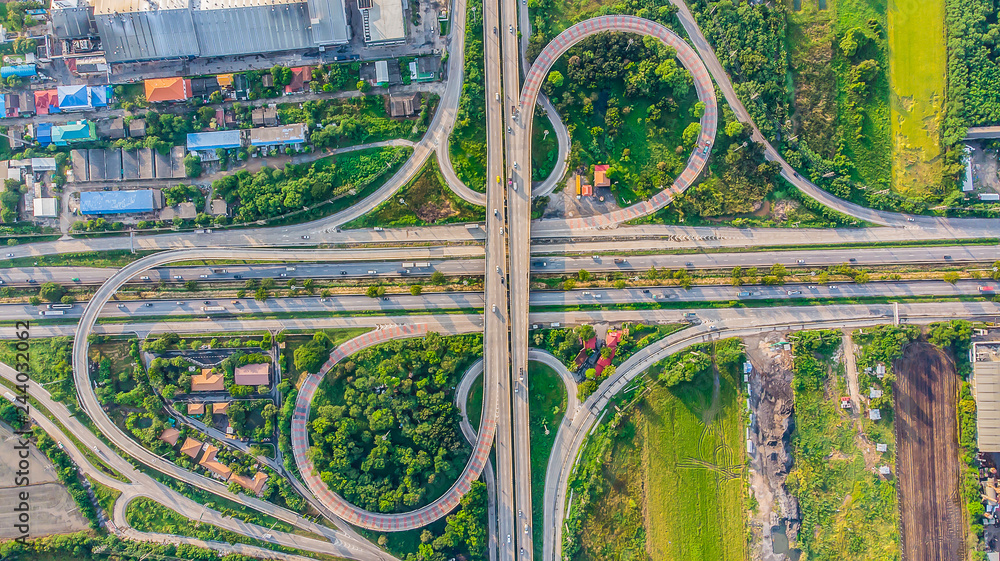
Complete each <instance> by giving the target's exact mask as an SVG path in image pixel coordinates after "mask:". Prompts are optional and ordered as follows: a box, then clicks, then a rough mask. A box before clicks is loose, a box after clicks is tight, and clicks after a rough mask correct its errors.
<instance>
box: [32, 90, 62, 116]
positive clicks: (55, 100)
mask: <svg viewBox="0 0 1000 561" xmlns="http://www.w3.org/2000/svg"><path fill="white" fill-rule="evenodd" d="M49 113H59V93H58V92H57V91H56V90H36V91H35V115H48V114H49Z"/></svg>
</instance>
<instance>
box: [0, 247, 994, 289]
mask: <svg viewBox="0 0 1000 561" xmlns="http://www.w3.org/2000/svg"><path fill="white" fill-rule="evenodd" d="M638 243H641V244H648V243H649V242H648V241H644V242H638ZM620 245H621V242H609V243H608V244H607V247H606V248H605V247H603V244H602V245H601V246H598V247H597V248H595V249H593V250H591V251H593V253H591V254H590V255H589V256H588V255H583V256H566V255H535V256H534V257H533V258H532V259H531V263H530V267H531V273H532V274H560V273H576V272H578V271H580V270H586V271H588V272H591V273H605V272H612V271H622V272H628V271H646V270H648V269H649V268H650V267H656V268H657V269H670V270H676V269H681V268H687V269H727V268H732V267H737V266H738V267H742V268H743V269H748V268H750V267H758V268H761V267H770V266H771V265H773V264H775V263H781V264H782V265H785V266H786V267H788V268H789V269H790V270H794V269H796V268H805V269H815V268H820V267H828V266H830V265H838V264H848V265H851V266H854V267H862V266H869V267H870V266H895V265H915V264H932V265H950V264H956V265H959V264H968V263H986V264H991V263H992V262H994V261H996V260H998V259H1000V248H998V247H997V246H995V245H971V246H928V247H898V248H892V247H874V248H865V249H864V250H863V251H862V250H859V249H857V248H853V249H814V250H788V251H746V252H733V253H691V254H661V255H627V254H624V253H623V254H615V253H606V252H607V251H609V250H611V251H614V250H615V249H621V248H620V247H619V246H620ZM574 247H576V248H578V249H577V251H579V252H581V253H589V252H588V251H587V249H586V247H593V245H592V244H585V243H577V244H568V245H566V247H565V249H566V250H572V248H574ZM535 249H538V248H537V247H536V248H535ZM396 251H397V252H398V251H413V253H414V255H421V254H424V251H425V248H414V249H413V250H396ZM441 252H442V253H444V252H447V253H448V254H449V255H454V256H456V257H454V258H450V259H440V258H435V259H428V258H422V257H414V258H410V259H406V260H399V261H391V260H384V259H380V260H372V261H360V259H359V260H353V261H347V260H340V261H338V262H333V263H316V262H291V260H289V263H287V264H280V263H279V264H255V265H217V266H165V267H157V268H155V269H152V270H150V271H147V272H146V273H145V274H144V275H142V276H148V277H149V280H148V281H146V280H142V279H140V278H138V277H134V278H133V280H132V281H131V282H132V283H135V284H145V283H150V284H155V283H158V282H167V283H183V282H186V281H189V280H195V281H199V282H205V283H211V282H230V283H232V282H239V281H243V280H248V279H264V278H273V279H275V280H276V281H278V284H283V283H284V282H286V281H288V280H294V279H338V278H344V279H355V278H380V279H381V278H399V277H413V278H424V277H428V276H430V275H432V274H433V273H434V272H435V271H441V272H442V273H444V274H445V275H447V276H452V277H454V276H480V275H482V274H483V273H484V272H485V264H486V263H485V260H484V259H483V258H482V256H483V249H482V248H481V247H478V246H455V247H451V248H447V250H445V249H444V248H442V249H441ZM365 253H366V255H368V256H369V257H371V256H377V255H382V254H383V251H382V250H380V251H379V252H377V253H374V254H373V252H365ZM463 255H464V256H467V257H466V258H462V256H463ZM355 259H357V254H355ZM619 261H621V262H619ZM425 263H426V264H428V266H421V267H416V266H415V265H416V264H421V265H423V264H425ZM404 264H406V265H409V266H408V267H405V268H404V267H403V265H404ZM689 264H690V265H689ZM117 270H118V269H112V268H102V267H24V268H12V269H0V281H3V283H4V284H7V285H12V286H26V285H29V284H31V283H29V282H28V280H29V279H33V280H34V281H35V283H36V284H40V283H43V282H48V281H53V282H58V283H61V284H66V285H71V284H74V283H75V281H73V280H72V279H74V278H78V279H80V281H79V284H102V283H104V281H106V280H108V278H110V277H111V275H113V274H114V273H115V272H116V271H117ZM219 270H225V272H224V273H223V272H217V271H219ZM371 271H375V272H374V273H371ZM203 275H204V276H203ZM237 276H239V278H236V277H237ZM174 277H180V278H174Z"/></svg>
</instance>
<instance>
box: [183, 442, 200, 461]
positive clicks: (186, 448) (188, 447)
mask: <svg viewBox="0 0 1000 561" xmlns="http://www.w3.org/2000/svg"><path fill="white" fill-rule="evenodd" d="M199 451H201V441H199V440H195V439H193V438H191V437H190V436H189V437H188V438H187V440H185V441H184V444H181V452H182V453H184V454H187V455H188V456H190V457H191V459H192V460H193V459H195V458H197V457H198V452H199Z"/></svg>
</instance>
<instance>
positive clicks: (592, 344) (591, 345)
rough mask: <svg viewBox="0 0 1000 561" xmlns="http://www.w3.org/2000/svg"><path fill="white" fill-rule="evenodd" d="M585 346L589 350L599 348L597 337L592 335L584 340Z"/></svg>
mask: <svg viewBox="0 0 1000 561" xmlns="http://www.w3.org/2000/svg"><path fill="white" fill-rule="evenodd" d="M583 348H585V349H587V350H588V351H592V350H594V349H596V348H597V337H596V336H594V337H591V338H590V339H587V340H586V341H584V342H583Z"/></svg>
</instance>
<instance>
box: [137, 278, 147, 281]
mask: <svg viewBox="0 0 1000 561" xmlns="http://www.w3.org/2000/svg"><path fill="white" fill-rule="evenodd" d="M139 280H144V281H148V280H149V277H139Z"/></svg>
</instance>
